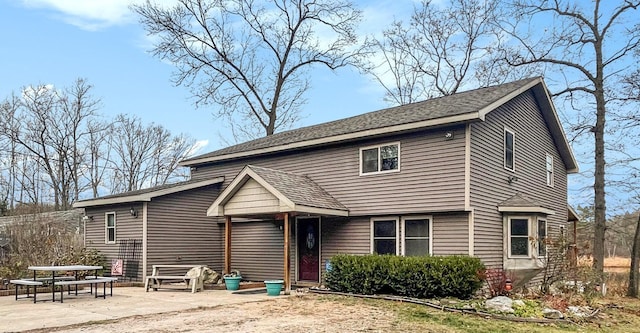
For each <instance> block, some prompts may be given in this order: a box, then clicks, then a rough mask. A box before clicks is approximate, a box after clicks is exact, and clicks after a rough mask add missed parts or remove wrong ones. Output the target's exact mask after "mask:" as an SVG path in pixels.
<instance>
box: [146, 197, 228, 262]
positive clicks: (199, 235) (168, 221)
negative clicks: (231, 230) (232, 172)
mask: <svg viewBox="0 0 640 333" xmlns="http://www.w3.org/2000/svg"><path fill="white" fill-rule="evenodd" d="M219 192H220V185H211V186H206V187H203V188H199V189H194V190H189V191H183V192H178V193H174V194H170V195H166V196H162V197H157V198H153V200H152V201H151V202H149V203H148V209H147V212H148V217H147V219H148V222H147V240H148V257H147V269H148V270H147V272H148V273H149V274H150V273H151V266H152V265H158V264H193V265H207V266H210V267H212V268H214V269H215V268H217V267H222V258H223V256H222V253H221V247H220V244H221V236H220V230H221V229H220V228H219V226H218V221H219V219H217V218H214V217H207V208H209V206H210V205H211V203H212V202H213V200H215V198H216V197H217V196H218V194H219ZM169 273H170V272H169V271H168V272H167V274H169ZM175 273H176V274H178V273H182V274H184V272H182V271H180V272H178V271H176V272H175Z"/></svg>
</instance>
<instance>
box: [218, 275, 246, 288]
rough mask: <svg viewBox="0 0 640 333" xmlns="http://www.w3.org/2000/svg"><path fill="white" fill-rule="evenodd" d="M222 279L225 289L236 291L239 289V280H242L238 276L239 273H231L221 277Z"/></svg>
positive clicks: (240, 276)
mask: <svg viewBox="0 0 640 333" xmlns="http://www.w3.org/2000/svg"><path fill="white" fill-rule="evenodd" d="M222 278H223V279H224V285H225V286H226V287H227V290H238V289H240V280H242V275H240V272H239V271H231V272H230V273H227V274H225V275H223V276H222Z"/></svg>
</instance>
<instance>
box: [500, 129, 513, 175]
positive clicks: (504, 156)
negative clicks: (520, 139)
mask: <svg viewBox="0 0 640 333" xmlns="http://www.w3.org/2000/svg"><path fill="white" fill-rule="evenodd" d="M507 133H510V134H511V135H512V136H513V147H512V158H511V160H512V162H513V167H512V168H510V167H509V166H507V140H506V139H507ZM502 146H503V147H502V148H503V149H502V165H503V166H504V168H505V169H506V170H509V171H514V172H515V171H516V132H514V131H512V130H510V129H509V128H507V127H505V128H504V133H503V135H502Z"/></svg>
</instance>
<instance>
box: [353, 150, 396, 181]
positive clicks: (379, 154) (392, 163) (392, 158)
mask: <svg viewBox="0 0 640 333" xmlns="http://www.w3.org/2000/svg"><path fill="white" fill-rule="evenodd" d="M398 170H400V143H392V144H385V145H379V146H372V147H366V148H360V174H371V173H379V172H391V171H398Z"/></svg>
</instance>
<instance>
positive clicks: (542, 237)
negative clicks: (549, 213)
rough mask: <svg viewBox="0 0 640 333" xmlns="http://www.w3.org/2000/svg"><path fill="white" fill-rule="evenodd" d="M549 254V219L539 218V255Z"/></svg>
mask: <svg viewBox="0 0 640 333" xmlns="http://www.w3.org/2000/svg"><path fill="white" fill-rule="evenodd" d="M546 255H547V221H545V220H538V256H539V257H545V256H546Z"/></svg>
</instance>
